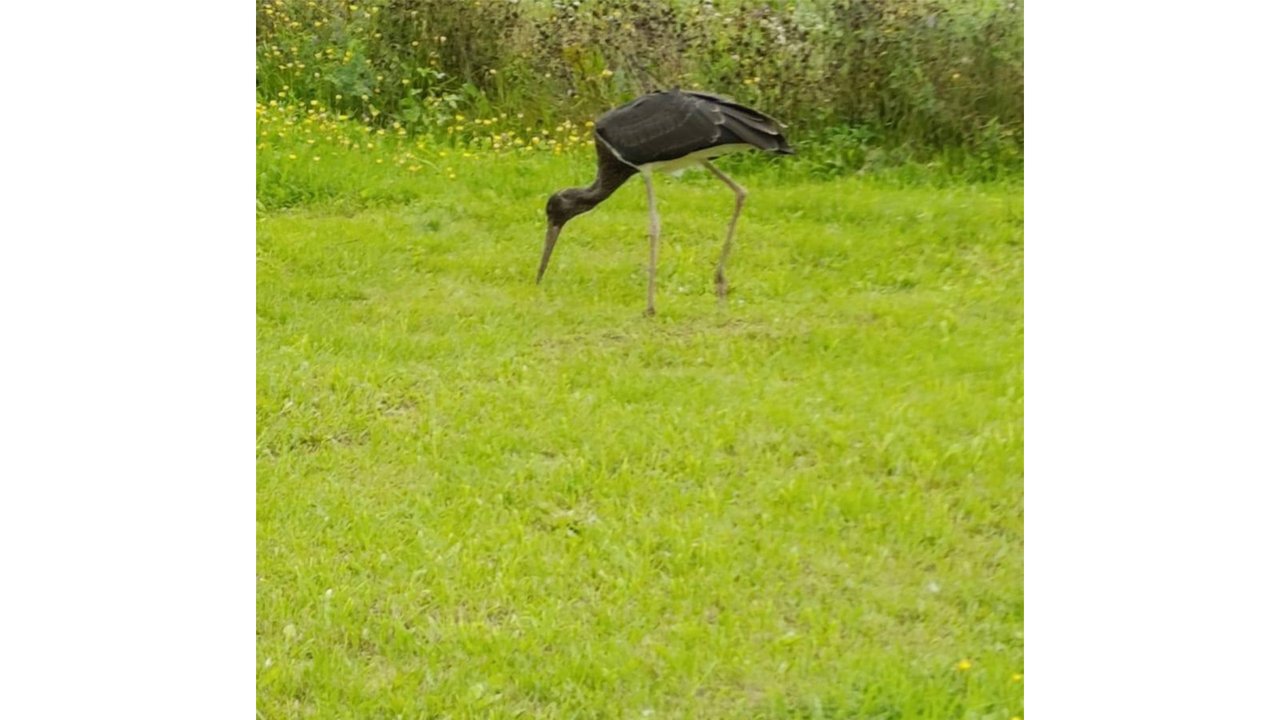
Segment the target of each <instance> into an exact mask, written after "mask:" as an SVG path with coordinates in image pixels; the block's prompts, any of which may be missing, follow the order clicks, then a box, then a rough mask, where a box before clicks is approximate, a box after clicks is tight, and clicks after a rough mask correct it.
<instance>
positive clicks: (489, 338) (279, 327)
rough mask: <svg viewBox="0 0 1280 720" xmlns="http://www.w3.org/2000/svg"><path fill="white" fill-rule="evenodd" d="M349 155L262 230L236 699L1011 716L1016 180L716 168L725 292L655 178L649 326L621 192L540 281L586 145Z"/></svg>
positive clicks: (595, 710) (585, 168)
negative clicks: (244, 676)
mask: <svg viewBox="0 0 1280 720" xmlns="http://www.w3.org/2000/svg"><path fill="white" fill-rule="evenodd" d="M260 162H261V159H260ZM273 162H274V161H273ZM334 162H338V161H334ZM349 162H350V163H351V165H350V166H349V167H347V169H346V170H343V169H342V167H341V166H340V165H339V166H338V167H337V168H336V169H330V170H326V169H324V167H323V166H324V164H325V163H323V162H321V161H315V162H311V161H310V158H307V157H304V158H301V159H300V160H297V161H296V162H295V164H294V165H292V166H290V165H287V164H283V163H284V161H281V163H282V165H281V166H280V167H282V168H284V169H282V170H279V171H278V172H277V170H275V169H272V168H275V166H274V165H272V166H271V168H268V170H269V172H268V175H269V176H270V177H272V178H275V180H281V181H282V182H283V181H286V180H289V181H296V182H298V183H302V184H306V183H310V185H309V187H316V186H320V187H323V188H328V189H329V190H331V191H332V192H331V193H330V194H331V196H332V197H329V198H328V199H325V200H323V201H318V202H313V203H310V204H305V205H302V206H300V207H295V208H293V209H267V210H264V211H263V212H262V213H261V214H260V217H259V221H258V258H259V260H258V390H257V393H258V434H259V435H258V457H259V461H258V467H259V477H258V569H257V572H258V673H259V675H258V685H259V699H258V704H259V713H260V717H264V718H270V719H273V720H274V719H276V718H302V717H316V718H406V719H409V718H515V717H527V718H644V717H652V718H815V719H816V718H849V719H852V718H858V719H864V718H867V719H870V718H879V719H882V720H889V719H892V718H904V719H905V718H974V719H977V718H998V719H1001V720H1007V719H1008V718H1013V717H1017V716H1020V715H1021V714H1022V685H1021V683H1020V680H1021V675H1019V673H1021V672H1022V665H1023V636H1022V620H1023V610H1022V598H1023V595H1022V570H1023V563H1022V550H1023V540H1022V538H1023V535H1022V520H1023V509H1022V453H1023V445H1022V380H1023V374H1022V340H1023V334H1022V328H1023V324H1022V267H1023V264H1022V263H1023V260H1022V259H1023V235H1022V187H1021V185H1020V184H1018V183H1017V182H1012V183H1004V184H994V185H980V186H975V185H950V186H943V187H925V186H923V185H916V186H910V185H907V186H904V185H902V184H898V185H895V184H892V183H889V182H887V181H884V180H875V179H859V178H843V179H834V180H814V179H811V178H807V177H805V176H804V175H803V174H800V173H794V172H792V173H789V172H788V171H787V170H786V167H785V160H784V161H782V162H781V163H778V164H750V163H747V164H741V165H738V166H737V168H738V172H736V173H735V171H734V169H733V168H734V165H732V164H730V165H726V167H727V168H729V172H730V173H731V174H734V176H735V178H736V179H738V180H739V181H740V182H741V183H742V184H743V185H745V186H746V187H747V188H748V189H749V190H750V191H751V195H750V198H749V199H748V201H747V205H746V209H745V211H744V214H743V218H742V221H741V222H740V224H739V228H738V238H737V246H736V251H735V254H734V255H733V257H732V259H731V261H730V264H729V273H728V275H729V280H730V283H731V285H732V286H733V292H732V294H731V295H730V297H729V299H728V301H727V302H725V303H719V302H718V301H717V298H716V296H715V293H714V286H713V273H714V266H715V261H716V258H717V256H718V253H719V250H720V245H721V243H722V242H723V233H724V227H725V223H726V221H727V220H728V217H729V214H730V211H731V210H732V207H733V196H732V194H731V193H730V192H728V190H726V189H725V188H724V186H723V185H721V184H720V183H719V182H718V181H717V180H715V179H714V178H712V177H710V176H709V175H707V174H705V173H694V172H691V173H689V174H687V175H685V176H683V177H681V178H678V179H671V178H665V177H664V178H660V179H659V180H658V183H657V192H658V199H659V203H660V206H661V211H662V213H663V236H664V237H663V243H662V247H661V251H660V267H659V290H658V316H657V317H655V318H651V319H650V318H645V317H644V316H643V315H642V311H643V310H644V298H645V283H646V263H647V256H648V239H647V235H646V232H647V222H648V221H647V211H646V205H645V199H644V185H643V183H642V182H640V181H639V180H638V179H633V180H632V181H631V182H629V183H628V184H627V185H626V186H624V187H623V188H622V189H621V190H620V191H619V192H618V193H617V194H616V195H615V196H614V197H612V198H610V199H609V200H608V201H606V203H605V204H603V205H602V206H600V207H599V208H597V209H596V210H595V211H593V212H591V213H589V214H587V215H584V216H582V217H579V218H577V219H575V220H573V221H572V222H570V223H569V224H568V226H567V227H566V229H565V231H564V233H563V234H562V236H561V238H560V242H559V245H558V247H557V249H556V253H555V256H554V257H553V259H552V263H551V267H550V269H549V270H548V273H547V277H546V279H545V280H544V281H543V283H542V285H541V286H536V285H534V283H533V277H534V273H535V271H536V268H537V262H538V258H539V255H540V252H541V247H542V240H543V234H544V230H545V224H544V220H543V216H542V208H543V206H544V203H545V201H546V198H547V196H548V195H549V194H550V193H551V192H552V191H553V190H556V189H558V188H562V187H565V186H568V185H585V184H587V183H588V182H589V181H590V179H591V175H592V172H593V166H592V159H591V158H590V156H589V155H588V154H586V153H585V152H575V153H572V154H569V155H563V156H552V155H550V154H549V153H544V154H539V155H536V156H526V157H517V156H494V157H492V158H485V159H476V160H473V161H470V162H461V161H459V162H452V163H451V167H450V168H449V169H448V171H445V170H443V169H440V168H427V169H426V170H425V171H423V172H420V173H417V174H415V175H414V176H413V179H411V180H404V179H402V178H401V177H400V175H398V174H397V173H399V174H405V173H406V171H404V170H402V169H401V170H396V169H392V168H388V169H386V170H383V171H380V172H381V173H382V174H381V175H376V176H362V175H359V174H358V173H359V172H362V171H360V170H358V169H357V167H356V164H355V163H356V161H354V160H351V161H349ZM443 162H444V161H443V160H442V161H441V164H443ZM292 167H296V168H297V169H296V170H295V169H290V168H292ZM272 173H274V174H272ZM326 173H328V174H326ZM451 174H452V175H455V176H456V177H453V178H450V177H449V175H451ZM378 178H389V179H386V180H385V182H384V181H381V180H378ZM290 179H292V180H290ZM275 180H272V182H275ZM379 182H384V185H383V186H378V183H379ZM361 186H365V187H364V189H365V190H367V189H368V188H370V187H372V188H373V189H374V190H375V192H374V195H375V197H374V198H373V200H369V199H368V194H367V193H364V194H363V199H362V194H361V193H363V190H360V191H359V192H357V189H358V188H359V187H361ZM392 186H394V187H392ZM378 187H383V188H384V189H386V188H391V189H390V190H387V192H385V193H383V195H381V196H379V195H377V192H380V191H378V190H377V188H378ZM335 188H336V189H335ZM261 189H262V188H260V190H261ZM347 190H351V192H347ZM326 192H328V191H326Z"/></svg>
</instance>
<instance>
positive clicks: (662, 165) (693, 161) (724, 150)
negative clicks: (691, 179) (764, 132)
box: [636, 143, 754, 175]
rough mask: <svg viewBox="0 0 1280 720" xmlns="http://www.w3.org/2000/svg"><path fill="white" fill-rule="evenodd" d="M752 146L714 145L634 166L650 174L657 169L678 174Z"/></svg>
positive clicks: (735, 144)
mask: <svg viewBox="0 0 1280 720" xmlns="http://www.w3.org/2000/svg"><path fill="white" fill-rule="evenodd" d="M752 147H754V146H753V145H750V144H748V143H734V144H732V145H716V146H715V147H709V148H707V149H706V150H699V151H697V152H693V153H689V154H688V155H685V156H684V157H682V158H676V159H675V160H660V161H658V162H651V163H645V164H643V165H637V166H636V167H637V168H638V169H639V170H640V171H641V172H643V173H646V174H650V173H652V172H654V171H655V170H657V171H660V172H665V173H671V174H672V175H679V174H680V173H682V172H684V171H685V170H687V169H688V168H690V167H694V166H697V165H700V164H701V163H702V161H703V160H711V159H713V158H718V157H720V156H722V155H728V154H729V153H735V152H742V151H743V150H750V149H751V148H752Z"/></svg>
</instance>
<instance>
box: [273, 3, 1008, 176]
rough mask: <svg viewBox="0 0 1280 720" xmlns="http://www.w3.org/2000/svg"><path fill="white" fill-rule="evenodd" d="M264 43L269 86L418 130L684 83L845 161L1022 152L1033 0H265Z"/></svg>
mask: <svg viewBox="0 0 1280 720" xmlns="http://www.w3.org/2000/svg"><path fill="white" fill-rule="evenodd" d="M257 53H258V93H259V97H260V99H261V100H262V101H263V102H270V101H273V100H274V101H277V102H279V103H281V104H289V105H308V104H310V105H319V106H321V107H325V108H327V109H329V110H330V111H332V112H334V113H338V114H343V115H347V116H350V117H353V118H356V119H360V120H363V121H365V122H368V123H370V124H373V125H376V126H382V127H395V128H397V129H399V128H404V129H406V130H407V131H408V132H410V133H420V132H432V133H440V134H443V133H444V132H445V131H446V130H447V129H448V128H451V127H453V128H454V129H455V130H458V128H457V127H456V125H457V123H458V122H459V120H460V119H461V118H463V117H466V118H468V119H470V118H475V119H479V118H487V119H491V122H492V123H493V124H494V125H497V126H499V128H507V129H512V130H517V131H519V130H525V129H526V128H533V129H535V130H536V129H538V128H540V127H548V126H553V125H555V124H557V123H559V122H561V121H562V120H566V119H568V120H573V121H576V122H581V121H583V120H585V119H588V118H591V117H594V116H595V115H597V114H598V113H599V112H601V111H602V110H604V109H606V108H608V107H610V106H612V105H614V104H616V103H618V102H620V101H622V100H625V99H627V98H629V97H632V96H634V95H635V94H637V93H640V92H644V91H647V90H652V89H657V88H666V87H671V86H677V85H678V86H684V87H701V88H706V89H710V90H714V91H717V92H722V93H726V94H730V95H733V96H734V97H736V98H738V99H739V100H742V101H745V102H747V103H751V104H755V105H758V106H759V107H761V108H762V109H765V110H767V111H768V112H770V113H772V114H774V115H776V116H778V117H779V118H780V119H782V120H783V121H784V122H786V123H787V124H788V125H789V126H790V127H791V128H792V129H793V131H794V133H795V134H796V136H797V137H799V138H804V137H816V136H818V135H822V136H825V137H827V138H828V139H835V140H837V141H839V142H840V143H842V145H841V147H843V148H844V150H843V151H842V152H841V153H840V154H839V157H837V158H836V159H834V160H833V161H832V162H835V163H849V164H851V165H861V164H864V163H865V162H867V161H868V157H867V154H868V153H874V152H886V149H890V150H891V151H893V152H896V153H899V154H905V155H908V156H910V155H915V154H918V153H932V154H936V153H938V152H945V151H948V150H961V151H963V152H966V153H978V154H980V155H982V156H983V157H986V158H989V159H990V160H991V162H997V163H1000V162H1007V161H1009V160H1010V159H1011V158H1012V159H1013V161H1014V162H1016V160H1017V158H1018V157H1020V152H1021V150H1020V148H1021V143H1022V89H1023V69H1022V68H1023V66H1022V7H1021V5H1020V4H1019V3H1017V2H1008V1H1007V0H1004V1H997V0H950V1H947V2H944V1H942V0H831V1H829V2H816V1H813V0H794V1H793V2H786V3H784V2H770V1H768V0H736V1H734V0H728V1H721V2H712V1H711V0H704V1H702V2H697V1H693V0H597V1H594V2H593V1H589V0H573V1H570V0H547V1H544V2H517V1H513V0H469V1H462V0H375V1H373V2H365V1H363V0H358V1H353V2H334V1H333V0H259V5H258V44H257ZM491 129H498V128H490V127H489V126H488V125H486V126H485V127H484V130H485V132H488V131H490V130H491Z"/></svg>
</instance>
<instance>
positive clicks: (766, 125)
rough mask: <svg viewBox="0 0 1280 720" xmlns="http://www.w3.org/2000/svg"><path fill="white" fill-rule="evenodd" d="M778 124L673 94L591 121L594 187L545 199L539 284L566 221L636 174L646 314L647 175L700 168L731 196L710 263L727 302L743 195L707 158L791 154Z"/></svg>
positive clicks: (652, 226) (732, 105)
mask: <svg viewBox="0 0 1280 720" xmlns="http://www.w3.org/2000/svg"><path fill="white" fill-rule="evenodd" d="M781 127H782V126H781V124H780V123H778V121H776V120H774V119H773V118H770V117H769V116H767V115H765V114H764V113H762V112H760V111H758V110H753V109H751V108H749V107H746V106H744V105H740V104H738V103H736V102H734V101H733V100H731V99H729V98H727V97H722V96H720V95H713V94H711V93H705V92H697V91H689V90H679V89H673V90H668V91H663V92H654V93H649V94H647V95H643V96H641V97H639V98H636V99H635V100H632V101H631V102H629V103H627V104H626V105H622V106H620V107H617V108H614V109H613V110H610V111H609V112H607V113H605V114H604V115H602V116H601V117H600V118H599V120H597V121H596V123H595V139H596V179H595V182H593V183H591V185H590V186H589V187H585V188H568V189H566V190H561V191H559V192H557V193H555V194H554V195H552V196H551V198H550V199H549V200H547V239H546V244H545V245H544V246H543V249H542V263H541V264H540V265H539V266H538V280H537V281H538V282H539V283H540V282H542V274H543V273H544V272H546V270H547V263H548V262H549V261H550V260H551V251H552V250H554V249H555V246H556V239H557V238H558V237H559V236H560V231H561V229H563V228H564V225H565V223H567V222H569V220H570V219H572V218H573V217H575V216H578V215H581V214H582V213H584V212H587V211H588V210H590V209H591V208H593V207H595V206H596V205H599V204H600V203H601V202H603V201H604V199H605V198H607V197H609V196H610V195H612V194H613V192H614V191H615V190H617V189H618V188H619V187H621V186H622V184H623V183H625V182H626V181H627V179H628V178H630V177H631V176H632V175H635V174H636V173H639V174H640V176H641V177H642V178H644V184H645V188H646V190H647V191H648V194H649V304H648V307H646V309H645V313H646V314H647V315H653V314H654V311H655V308H654V295H655V292H656V286H657V277H658V206H657V201H656V200H655V199H654V196H653V172H654V171H655V170H661V171H663V172H678V171H681V170H684V169H685V168H688V167H691V166H694V165H702V166H703V167H705V168H706V169H707V170H709V171H711V173H712V174H714V175H715V176H716V177H718V178H720V179H721V180H722V181H724V184H725V185H728V186H729V188H730V189H731V190H733V194H734V196H735V197H736V198H737V202H736V203H735V205H734V208H733V216H732V217H731V218H730V219H729V234H728V236H727V237H726V238H725V241H724V249H723V250H722V251H721V253H720V262H719V264H718V265H717V266H716V294H718V295H719V296H720V297H721V298H723V297H725V295H726V294H728V291H729V284H728V281H727V280H726V279H725V274H724V269H725V262H726V261H727V260H728V259H729V250H730V248H731V247H732V246H733V228H734V226H735V225H737V223H738V215H739V214H741V213H742V204H743V202H745V201H746V199H747V191H746V190H744V189H743V188H742V186H740V185H738V184H737V183H736V182H734V181H733V180H731V179H730V178H729V176H728V175H725V174H724V173H723V172H721V171H720V169H719V168H717V167H716V166H714V165H712V164H711V160H712V159H713V158H716V157H720V156H722V155H726V154H728V153H732V152H738V151H742V150H750V149H752V148H757V149H760V150H764V151H766V152H772V153H778V154H782V155H792V154H794V153H795V151H794V150H792V149H791V146H789V145H787V140H786V138H784V137H783V136H782V130H781Z"/></svg>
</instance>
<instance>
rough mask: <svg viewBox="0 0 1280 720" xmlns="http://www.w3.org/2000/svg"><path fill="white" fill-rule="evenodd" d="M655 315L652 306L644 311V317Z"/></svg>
mask: <svg viewBox="0 0 1280 720" xmlns="http://www.w3.org/2000/svg"><path fill="white" fill-rule="evenodd" d="M657 314H658V311H657V310H656V309H655V308H654V307H653V306H652V305H650V306H649V307H647V308H645V309H644V316H645V317H653V316H654V315H657Z"/></svg>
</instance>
